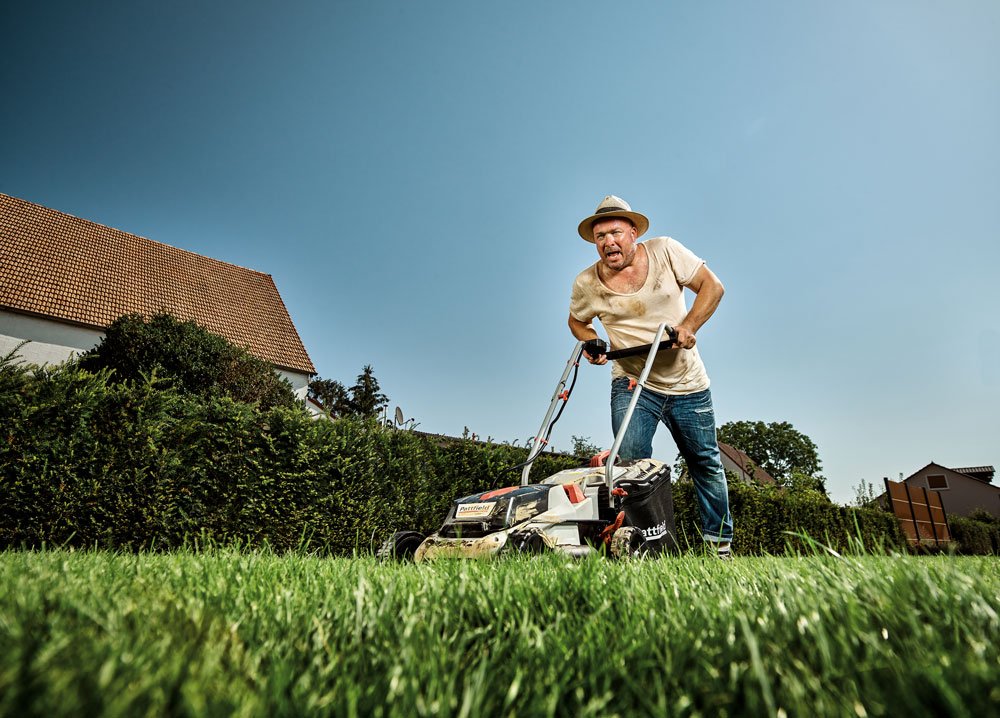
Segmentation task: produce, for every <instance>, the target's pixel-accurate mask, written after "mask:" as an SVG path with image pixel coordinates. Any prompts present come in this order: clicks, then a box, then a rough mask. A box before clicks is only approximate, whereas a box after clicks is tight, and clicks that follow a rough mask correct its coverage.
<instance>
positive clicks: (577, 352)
mask: <svg viewBox="0 0 1000 718" xmlns="http://www.w3.org/2000/svg"><path fill="white" fill-rule="evenodd" d="M664 334H667V335H668V336H669V337H670V338H669V339H666V340H664V339H663V335H664ZM676 341H677V330H676V329H674V328H673V327H668V326H667V325H666V323H663V324H661V325H660V327H659V329H658V330H657V332H656V338H655V339H654V340H653V342H652V343H651V344H643V345H641V346H637V347H629V348H628V349H619V350H617V351H613V352H609V351H607V348H608V345H607V344H605V343H604V341H603V340H602V339H596V340H594V339H592V340H591V341H589V342H582V341H578V342H577V343H576V344H575V345H574V346H573V351H572V352H570V355H569V361H567V362H566V367H565V369H563V373H562V376H561V377H559V382H558V383H557V384H556V389H555V392H553V394H552V400H551V401H550V402H549V409H548V411H547V412H546V413H545V418H544V419H542V425H541V426H540V427H539V429H538V433H537V434H536V435H535V438H534V440H533V441H532V443H531V446H530V447H529V448H528V460H527V461H526V462H525V463H524V465H523V470H522V471H521V485H522V486H527V484H528V476H529V474H530V473H531V466H532V464H533V463H534V461H535V458H536V457H537V456H538V455H539V454H540V453H541V452H542V451H543V450H544V449H545V444H547V443H548V435H549V431H550V430H551V428H552V424H554V423H555V422H554V420H553V415H555V413H556V408H557V407H558V406H559V404H560V402H563V403H565V402H566V401H568V400H569V393H570V392H569V391H567V390H566V384H567V382H568V381H569V375H570V373H571V372H573V370H574V369H575V368H576V367H579V363H580V357H581V356H582V355H583V352H584V351H586V352H587V353H588V354H590V355H591V356H596V355H599V354H605V355H606V356H607V357H608V359H621V358H623V357H630V356H639V355H642V354H646V355H647V356H646V364H645V366H644V367H643V370H642V374H640V376H639V381H638V384H637V385H636V389H635V391H633V392H632V402H631V403H630V404H629V407H628V411H627V412H626V413H625V418H624V420H623V421H622V425H621V428H620V429H619V430H618V434H617V436H615V443H614V445H613V446H612V447H611V455H610V456H608V460H607V479H606V480H607V484H608V490H609V491H610V490H611V488H612V486H611V478H612V468H613V467H614V462H615V457H617V456H618V448H619V447H620V446H621V443H622V438H623V437H624V436H625V429H627V428H628V425H629V422H630V421H631V420H632V413H633V412H634V411H635V405H636V403H637V402H638V401H639V394H640V393H642V388H643V387H644V386H645V385H646V377H647V376H648V375H649V370H650V369H651V368H652V367H653V360H654V359H655V358H656V353H657V352H659V351H661V350H663V349H670V348H671V347H672V346H673V345H674V343H675V342H676ZM588 346H590V347H591V348H592V349H593V350H594V351H595V352H596V354H594V353H592V352H591V351H589V350H588V349H587V347H588ZM654 347H655V348H654ZM556 418H558V416H556Z"/></svg>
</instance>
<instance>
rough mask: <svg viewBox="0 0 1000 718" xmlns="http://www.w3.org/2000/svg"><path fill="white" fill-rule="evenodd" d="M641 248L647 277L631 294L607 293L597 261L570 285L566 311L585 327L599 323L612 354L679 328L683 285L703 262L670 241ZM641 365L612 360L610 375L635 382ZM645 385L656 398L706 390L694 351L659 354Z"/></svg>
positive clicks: (630, 359) (684, 304) (684, 312)
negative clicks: (664, 329) (663, 326)
mask: <svg viewBox="0 0 1000 718" xmlns="http://www.w3.org/2000/svg"><path fill="white" fill-rule="evenodd" d="M642 244H643V246H645V248H646V256H647V257H648V258H649V273H648V274H647V276H646V282H645V284H643V285H642V288H641V289H639V291H637V292H635V293H634V294H621V293H620V292H615V291H612V290H611V289H608V288H607V286H605V284H604V282H602V281H601V279H600V277H599V276H598V274H597V265H598V262H595V263H594V264H592V265H591V266H589V267H587V268H586V269H585V270H583V271H582V272H580V274H578V275H577V277H576V281H574V282H573V294H572V296H571V298H570V304H569V313H570V314H571V315H572V316H573V318H574V319H576V320H577V321H580V322H583V323H585V324H590V323H591V322H592V321H593V320H594V319H599V320H600V322H601V324H602V325H603V327H604V330H605V331H606V332H607V333H608V341H609V342H610V343H611V349H612V350H615V349H627V348H628V347H634V346H638V345H640V344H649V343H651V342H652V341H653V340H654V339H655V338H656V330H657V329H658V328H659V326H660V324H661V323H663V322H666V323H667V324H668V325H669V326H671V327H673V326H676V325H677V324H679V323H680V322H681V321H682V320H683V319H684V317H686V316H687V313H688V308H687V302H686V301H685V300H684V286H685V285H686V284H687V283H688V282H690V281H691V280H692V279H694V276H695V274H697V272H698V270H699V269H701V267H702V266H703V265H704V264H705V262H704V261H703V260H702V259H700V258H699V257H697V256H696V255H695V254H694V253H693V252H692V251H691V250H690V249H688V248H687V247H685V246H684V245H683V244H681V243H680V242H678V241H677V240H675V239H671V238H670V237H655V238H653V239H648V240H646V241H645V242H643V243H642ZM645 363H646V357H645V356H638V357H627V358H625V359H618V360H616V361H614V362H612V367H611V376H612V377H619V376H628V377H631V378H633V379H638V378H639V375H640V374H641V373H642V368H643V366H645ZM646 384H647V385H648V387H649V388H650V389H652V390H653V391H656V392H659V393H661V394H674V395H677V394H693V393H694V392H697V391H703V390H704V389H707V388H708V386H709V380H708V373H707V372H706V371H705V365H704V364H703V363H702V361H701V357H700V356H699V354H698V348H697V347H695V348H694V349H664V350H663V351H661V352H660V353H659V354H658V355H657V358H656V361H655V362H654V363H653V367H652V369H651V370H650V372H649V377H648V378H647V380H646Z"/></svg>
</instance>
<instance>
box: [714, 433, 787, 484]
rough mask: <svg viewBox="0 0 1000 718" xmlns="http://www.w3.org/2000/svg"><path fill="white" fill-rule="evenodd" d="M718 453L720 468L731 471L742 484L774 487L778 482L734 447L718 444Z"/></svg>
mask: <svg viewBox="0 0 1000 718" xmlns="http://www.w3.org/2000/svg"><path fill="white" fill-rule="evenodd" d="M719 453H720V455H721V457H722V466H723V467H724V468H725V469H726V471H732V472H733V473H734V474H736V477H737V478H738V479H739V480H740V481H741V482H742V483H744V484H754V483H757V484H764V485H768V484H771V485H774V484H777V483H778V482H777V481H775V480H774V478H772V476H771V475H770V474H769V473H767V472H766V471H764V469H762V468H760V467H759V466H757V464H756V463H755V462H754V460H753V459H751V458H750V457H749V456H747V455H746V454H745V453H743V452H742V451H740V450H739V449H737V448H736V447H735V446H730V445H729V444H724V443H723V442H721V441H720V442H719Z"/></svg>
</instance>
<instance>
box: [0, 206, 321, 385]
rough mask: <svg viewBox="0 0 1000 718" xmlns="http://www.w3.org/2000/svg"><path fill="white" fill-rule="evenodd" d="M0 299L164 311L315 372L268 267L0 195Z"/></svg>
mask: <svg viewBox="0 0 1000 718" xmlns="http://www.w3.org/2000/svg"><path fill="white" fill-rule="evenodd" d="M0 307H3V308H6V309H11V310H14V311H18V312H25V313H28V314H34V315H41V316H45V317H49V318H52V319H56V320H61V321H65V322H69V323H73V324H82V325H85V326H91V327H97V328H101V329H104V328H106V327H107V326H108V325H109V324H111V322H113V321H114V320H115V319H117V318H118V317H119V316H121V315H123V314H133V313H139V314H144V315H147V316H149V315H152V314H156V313H157V312H161V311H167V312H170V313H171V314H173V315H174V316H176V317H178V318H179V319H185V320H187V319H191V320H194V321H195V322H197V323H198V324H200V325H202V326H203V327H205V328H206V329H208V330H209V331H211V332H213V333H215V334H219V335H221V336H223V337H225V338H226V339H228V340H229V341H231V342H233V343H234V344H236V345H238V346H241V347H245V348H246V349H247V350H249V351H250V353H251V354H253V355H254V356H256V357H259V358H260V359H264V360H266V361H268V362H270V363H271V364H274V365H276V366H279V367H282V368H285V369H293V370H296V371H301V372H306V373H310V374H311V373H315V371H316V370H315V368H314V367H313V364H312V361H310V359H309V355H308V354H307V353H306V349H305V347H304V346H303V345H302V340H301V339H300V338H299V335H298V332H297V331H296V330H295V325H294V324H292V320H291V317H289V316H288V310H287V309H286V308H285V304H284V302H282V301H281V296H280V295H279V294H278V289H277V287H275V285H274V280H273V279H271V275H269V274H263V273H261V272H257V271H254V270H252V269H245V268H243V267H237V266H236V265H234V264H227V263H226V262H220V261H219V260H217V259H211V258H210V257H203V256H201V255H199V254H194V253H193V252H188V251H185V250H183V249H177V248H176V247H171V246H169V245H166V244H161V243H160V242H154V241H153V240H150V239H145V238H143V237H137V236H136V235H134V234H128V233H127V232H122V231H120V230H117V229H111V228H110V227H105V226H103V225H100V224H95V223H94V222H88V221H87V220H84V219H78V218H77V217H73V216H70V215H67V214H63V213H62V212H57V211H55V210H52V209H48V208H46V207H42V206H40V205H37V204H33V203H31V202H26V201H24V200H21V199H17V198H15V197H10V196H8V195H5V194H2V193H0Z"/></svg>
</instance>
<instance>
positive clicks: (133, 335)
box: [79, 313, 298, 409]
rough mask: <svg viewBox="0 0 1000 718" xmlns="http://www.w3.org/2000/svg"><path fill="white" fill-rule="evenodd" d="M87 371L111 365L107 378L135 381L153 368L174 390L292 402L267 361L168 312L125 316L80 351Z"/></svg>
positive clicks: (293, 398)
mask: <svg viewBox="0 0 1000 718" xmlns="http://www.w3.org/2000/svg"><path fill="white" fill-rule="evenodd" d="M79 363H80V366H81V367H82V368H84V369H87V370H88V371H98V370H100V369H112V370H113V374H112V381H118V382H125V381H136V380H141V379H142V378H143V377H144V376H149V375H150V374H152V373H153V372H154V371H155V372H156V375H157V377H159V378H160V379H164V380H166V381H169V382H171V383H172V384H174V385H175V386H176V387H177V388H179V389H182V390H183V391H187V392H190V393H193V394H199V395H202V396H220V395H221V396H229V397H230V398H232V399H235V400H236V401H241V402H245V403H248V404H258V405H259V406H260V407H261V408H265V409H266V408H270V407H273V406H288V407H291V406H294V405H295V404H296V403H297V402H298V399H297V398H296V396H295V393H294V391H293V390H292V385H291V384H289V383H288V381H286V380H285V379H282V378H281V377H279V376H278V375H277V374H276V373H275V372H274V368H273V367H272V366H271V365H270V364H268V363H267V362H265V361H263V360H261V359H258V358H256V357H254V356H252V355H251V354H250V353H249V352H248V351H247V350H246V349H241V348H240V347H237V346H235V345H233V344H231V343H230V342H229V341H228V340H226V339H225V338H223V337H220V336H218V335H217V334H212V333H211V332H210V331H208V330H207V329H205V328H204V327H201V326H199V325H198V324H195V323H194V322H192V321H181V320H179V319H177V318H175V317H173V316H171V315H170V314H166V313H160V314H155V315H153V316H152V317H149V318H148V319H147V318H146V317H144V316H143V315H141V314H126V315H123V316H121V317H119V318H118V319H116V320H115V321H114V322H112V323H111V326H109V327H108V329H107V331H106V332H105V334H104V338H103V339H102V340H101V342H100V343H99V344H98V345H97V346H96V347H94V348H93V349H90V350H89V351H86V352H84V353H83V354H82V355H81V356H80V359H79Z"/></svg>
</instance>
